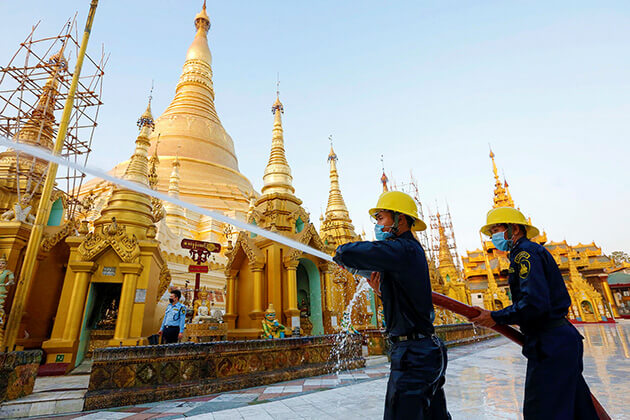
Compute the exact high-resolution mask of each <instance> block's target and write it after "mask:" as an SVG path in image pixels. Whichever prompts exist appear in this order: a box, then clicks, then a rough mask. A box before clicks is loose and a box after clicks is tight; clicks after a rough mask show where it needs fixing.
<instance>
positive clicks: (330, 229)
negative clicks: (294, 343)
mask: <svg viewBox="0 0 630 420" xmlns="http://www.w3.org/2000/svg"><path fill="white" fill-rule="evenodd" d="M337 161H338V158H337V154H336V153H335V150H334V149H333V146H332V141H331V145H330V153H329V154H328V163H329V165H330V173H329V178H330V190H329V193H328V204H327V206H326V212H325V213H324V216H325V217H324V218H323V219H322V221H321V225H320V236H321V238H322V240H323V241H324V243H325V244H326V246H327V248H328V252H329V253H330V254H331V255H333V254H334V252H335V250H336V249H337V247H338V246H340V245H343V244H346V243H348V242H356V241H360V240H362V239H361V237H360V236H359V235H357V234H356V232H355V231H354V226H353V225H352V220H351V219H350V213H349V212H348V208H347V207H346V203H345V201H344V199H343V195H342V194H341V188H340V186H339V173H338V171H337ZM356 290H357V279H356V278H355V277H354V276H352V275H351V274H350V273H344V274H342V273H338V274H337V275H335V276H333V281H332V293H331V298H332V304H333V305H334V306H333V310H334V312H338V313H343V311H344V310H345V308H346V307H347V306H348V304H349V303H350V301H351V300H352V298H353V297H354V295H355V293H356ZM375 307H376V300H375V297H374V295H373V293H372V291H371V290H370V291H369V292H366V293H364V294H363V295H362V296H361V297H359V298H358V300H357V302H356V304H355V305H354V307H353V311H352V314H351V318H350V319H351V323H352V325H353V326H354V327H355V328H357V329H359V330H361V329H366V328H373V325H371V323H370V321H371V319H372V315H373V314H374V312H375V309H374V308H375Z"/></svg>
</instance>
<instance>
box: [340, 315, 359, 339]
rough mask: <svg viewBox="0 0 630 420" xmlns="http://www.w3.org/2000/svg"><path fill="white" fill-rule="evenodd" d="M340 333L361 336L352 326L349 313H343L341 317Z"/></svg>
mask: <svg viewBox="0 0 630 420" xmlns="http://www.w3.org/2000/svg"><path fill="white" fill-rule="evenodd" d="M341 332H343V333H346V334H361V333H360V332H359V331H357V329H356V328H354V326H353V325H352V321H351V320H350V312H344V313H343V317H342V318H341Z"/></svg>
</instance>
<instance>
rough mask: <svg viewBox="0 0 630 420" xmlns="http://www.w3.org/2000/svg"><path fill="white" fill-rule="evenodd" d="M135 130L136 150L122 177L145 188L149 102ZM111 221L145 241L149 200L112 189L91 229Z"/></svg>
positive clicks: (150, 216)
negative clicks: (137, 131)
mask: <svg viewBox="0 0 630 420" xmlns="http://www.w3.org/2000/svg"><path fill="white" fill-rule="evenodd" d="M138 127H139V129H140V133H139V134H138V137H137V138H136V148H135V151H134V153H133V155H132V156H131V159H130V160H129V166H127V169H126V170H125V173H124V175H123V176H122V178H123V179H126V180H128V181H133V182H136V183H138V184H140V185H142V186H145V187H149V157H148V156H149V145H150V142H149V136H150V135H151V132H152V131H153V127H154V122H153V115H152V114H151V106H150V103H149V106H147V109H146V110H145V111H144V113H143V114H142V115H141V116H140V118H139V119H138ZM113 219H115V220H116V223H117V224H118V225H125V226H130V227H132V229H133V233H134V234H136V236H137V237H138V239H144V238H146V234H147V228H148V227H149V226H153V225H154V216H153V206H152V203H151V199H150V197H149V196H147V195H145V194H140V193H138V192H135V191H131V190H128V189H125V188H123V187H118V186H117V187H115V188H114V192H113V193H112V195H111V197H110V198H109V201H108V202H107V204H106V205H105V207H104V208H103V210H102V211H101V216H100V217H99V218H98V219H97V220H96V221H95V222H94V226H95V228H97V227H99V226H100V227H102V226H104V225H106V224H109V223H111V221H112V220H113Z"/></svg>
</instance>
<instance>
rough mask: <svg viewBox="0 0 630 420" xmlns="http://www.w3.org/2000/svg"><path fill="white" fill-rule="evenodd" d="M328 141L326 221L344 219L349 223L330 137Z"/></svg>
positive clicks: (348, 214) (335, 155)
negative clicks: (328, 165) (328, 176)
mask: <svg viewBox="0 0 630 420" xmlns="http://www.w3.org/2000/svg"><path fill="white" fill-rule="evenodd" d="M329 139H330V153H329V154H328V163H329V164H330V191H329V193H328V205H327V206H326V219H332V218H337V219H344V220H348V221H350V213H348V208H347V207H346V203H345V201H344V200H343V196H342V195H341V188H340V187H339V173H338V172H337V154H336V153H335V150H334V149H333V145H332V136H331V137H329Z"/></svg>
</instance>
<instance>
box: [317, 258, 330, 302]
mask: <svg viewBox="0 0 630 420" xmlns="http://www.w3.org/2000/svg"><path fill="white" fill-rule="evenodd" d="M319 269H320V271H321V273H322V274H323V275H324V286H325V293H326V294H325V298H326V299H325V302H326V309H327V310H329V311H332V310H333V300H332V298H333V297H332V294H333V290H332V281H331V280H330V268H329V266H328V264H324V265H321V266H320V267H319Z"/></svg>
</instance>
